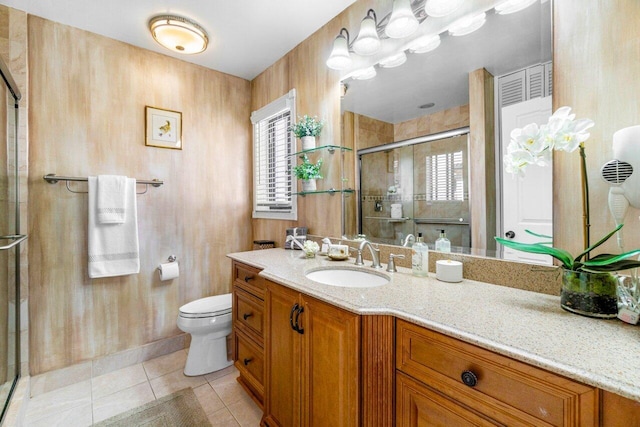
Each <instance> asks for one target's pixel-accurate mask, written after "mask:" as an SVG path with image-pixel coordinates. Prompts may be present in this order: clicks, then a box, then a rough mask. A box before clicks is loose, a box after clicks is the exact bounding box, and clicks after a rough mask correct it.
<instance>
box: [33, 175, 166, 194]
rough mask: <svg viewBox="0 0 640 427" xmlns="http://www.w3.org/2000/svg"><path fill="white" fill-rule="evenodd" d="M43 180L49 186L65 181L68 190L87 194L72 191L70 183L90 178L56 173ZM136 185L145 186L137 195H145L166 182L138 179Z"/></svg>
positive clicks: (46, 176) (44, 177)
mask: <svg viewBox="0 0 640 427" xmlns="http://www.w3.org/2000/svg"><path fill="white" fill-rule="evenodd" d="M42 178H43V179H44V180H45V181H47V182H48V183H49V184H57V183H58V181H65V184H66V186H67V190H69V191H71V192H72V193H86V191H74V190H72V189H71V188H70V187H69V182H87V181H88V180H89V178H85V177H79V176H59V175H56V174H54V173H49V174H46V175H45V176H43V177H42ZM136 184H142V185H145V190H144V191H143V192H142V193H136V194H145V193H146V192H147V190H148V189H149V186H150V185H151V186H152V187H160V186H161V185H163V184H164V181H161V180H159V179H136Z"/></svg>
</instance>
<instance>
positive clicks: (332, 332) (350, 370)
mask: <svg viewBox="0 0 640 427" xmlns="http://www.w3.org/2000/svg"><path fill="white" fill-rule="evenodd" d="M301 298H302V302H303V304H302V306H303V307H304V312H303V313H302V315H301V316H300V322H299V323H300V328H301V329H303V330H304V333H303V335H302V337H301V338H302V339H303V342H304V344H303V354H302V369H303V370H302V376H301V380H302V392H303V402H302V405H303V406H302V408H303V411H302V413H303V425H305V426H333V427H339V426H345V427H347V426H357V425H359V423H360V420H359V409H358V408H359V407H358V403H359V399H360V394H359V387H358V385H359V370H358V361H359V360H360V316H358V315H357V314H353V313H349V312H347V311H344V310H342V309H339V308H337V307H334V306H332V305H330V304H327V303H324V302H321V301H318V300H316V299H314V298H311V297H308V296H306V295H302V296H301Z"/></svg>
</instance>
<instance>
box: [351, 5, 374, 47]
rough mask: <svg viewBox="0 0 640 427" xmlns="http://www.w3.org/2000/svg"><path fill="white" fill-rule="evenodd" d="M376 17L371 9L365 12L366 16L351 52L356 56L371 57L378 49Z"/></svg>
mask: <svg viewBox="0 0 640 427" xmlns="http://www.w3.org/2000/svg"><path fill="white" fill-rule="evenodd" d="M377 26H378V17H377V16H376V12H375V11H374V10H373V9H369V10H368V11H367V16H365V17H364V19H362V23H361V24H360V32H359V33H358V37H357V38H356V39H355V41H354V42H353V51H354V52H355V53H357V54H358V55H363V56H366V55H373V54H374V53H376V52H377V51H378V49H380V37H378V28H377Z"/></svg>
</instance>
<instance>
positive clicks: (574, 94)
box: [553, 0, 640, 253]
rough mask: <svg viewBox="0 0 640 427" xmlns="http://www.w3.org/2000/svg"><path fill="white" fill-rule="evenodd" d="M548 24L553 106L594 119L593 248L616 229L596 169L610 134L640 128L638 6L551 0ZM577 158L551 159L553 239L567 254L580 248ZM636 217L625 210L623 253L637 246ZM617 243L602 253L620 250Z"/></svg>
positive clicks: (624, 0)
mask: <svg viewBox="0 0 640 427" xmlns="http://www.w3.org/2000/svg"><path fill="white" fill-rule="evenodd" d="M553 22H554V23H555V26H554V35H553V37H554V40H553V41H554V48H553V71H554V72H553V91H554V93H553V104H554V108H558V107H561V106H565V105H567V106H570V107H572V109H573V112H574V113H575V114H576V115H577V117H579V118H590V119H592V120H593V121H594V122H595V126H594V127H593V128H592V129H591V130H590V132H591V138H590V139H589V140H587V142H586V143H585V146H586V152H587V171H588V177H589V185H590V196H591V224H592V226H591V243H592V244H593V243H595V242H597V241H598V240H599V239H600V238H601V237H602V236H603V235H604V234H606V233H607V232H608V231H610V230H611V229H613V228H614V226H615V224H614V221H613V219H612V217H611V214H610V213H609V210H608V205H607V195H608V191H609V186H608V185H607V184H606V183H605V182H604V181H602V179H601V178H600V168H601V167H602V165H603V164H604V163H605V162H607V161H608V160H611V159H612V158H613V154H612V151H611V142H612V137H613V134H614V133H615V132H616V131H617V130H619V129H621V128H624V127H627V126H633V125H638V124H640V103H639V102H638V99H640V80H638V78H637V76H638V75H640V31H638V22H640V2H638V1H633V0H615V1H599V0H563V1H556V2H554V17H553ZM579 158H580V156H579V154H578V152H574V153H569V154H568V153H556V155H555V156H554V170H553V172H554V174H553V179H554V200H553V203H554V221H553V225H554V227H553V233H554V240H555V242H556V243H555V244H556V245H557V246H558V247H561V248H564V249H568V250H570V251H571V252H572V253H579V252H580V251H582V249H583V246H582V206H581V198H580V196H579V194H580V163H579ZM635 173H638V172H637V171H636V172H635ZM638 215H640V211H639V210H638V209H629V210H628V211H627V216H626V218H625V220H624V223H625V226H624V229H623V230H624V236H625V250H631V249H636V248H640V220H638ZM615 240H616V239H615V238H613V239H611V240H610V242H609V243H608V244H607V245H605V246H603V250H602V251H603V252H613V253H615V252H618V248H617V245H616V243H615Z"/></svg>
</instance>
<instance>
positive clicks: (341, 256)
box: [327, 245, 349, 261]
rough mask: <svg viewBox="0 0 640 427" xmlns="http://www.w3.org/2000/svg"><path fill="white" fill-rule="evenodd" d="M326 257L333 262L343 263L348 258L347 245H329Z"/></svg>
mask: <svg viewBox="0 0 640 427" xmlns="http://www.w3.org/2000/svg"><path fill="white" fill-rule="evenodd" d="M327 256H328V257H329V258H331V259H332V260H335V261H344V260H345V259H347V258H349V246H348V245H331V246H329V252H328V253H327Z"/></svg>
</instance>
